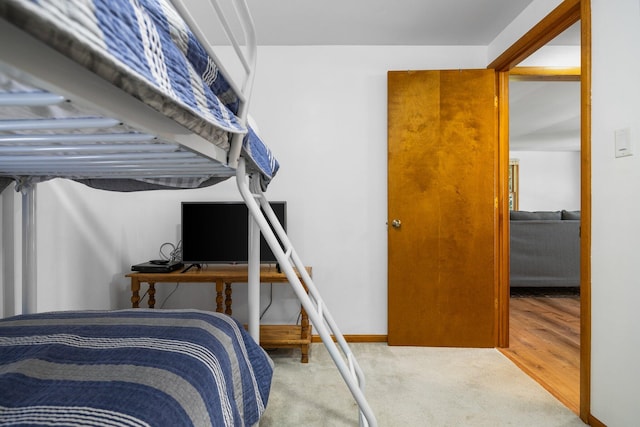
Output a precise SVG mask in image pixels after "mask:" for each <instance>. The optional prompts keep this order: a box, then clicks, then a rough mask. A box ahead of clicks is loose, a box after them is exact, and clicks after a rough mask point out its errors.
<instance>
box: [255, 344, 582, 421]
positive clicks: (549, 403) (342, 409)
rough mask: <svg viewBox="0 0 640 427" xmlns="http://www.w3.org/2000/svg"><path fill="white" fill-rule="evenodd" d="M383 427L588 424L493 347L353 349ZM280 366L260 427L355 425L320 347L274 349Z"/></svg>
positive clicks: (352, 408) (345, 393) (351, 406)
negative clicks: (305, 356) (304, 356)
mask: <svg viewBox="0 0 640 427" xmlns="http://www.w3.org/2000/svg"><path fill="white" fill-rule="evenodd" d="M351 349H352V351H353V353H354V355H355V356H356V358H357V359H358V361H359V363H360V366H361V367H362V369H363V371H364V372H365V375H366V378H367V385H366V390H365V394H366V396H367V399H368V401H369V404H370V405H371V407H372V409H373V411H374V413H375V415H376V418H377V420H378V425H379V426H380V427H400V426H403V427H404V426H436V427H440V426H451V427H454V426H455V427H460V426H473V427H482V426H487V427H489V426H491V427H496V426H518V427H525V426H532V427H534V426H535V427H540V426H544V427H553V426H558V427H573V426H576V427H577V426H584V424H583V423H582V421H581V420H580V419H579V418H578V417H577V416H576V415H575V414H574V413H573V412H571V411H570V410H569V409H567V408H566V407H565V406H564V405H562V404H561V403H560V402H559V401H558V400H556V399H555V398H554V397H553V396H552V395H551V394H549V393H548V392H547V391H546V390H544V389H543V388H542V387H541V386H540V385H539V384H538V383H536V382H535V381H533V380H532V379H531V378H529V377H528V376H527V375H526V374H524V373H523V372H522V371H520V370H519V369H518V368H517V367H516V366H515V365H513V363H512V362H511V361H509V360H508V359H507V358H506V357H504V356H503V355H502V354H501V353H500V352H498V351H497V350H495V349H458V348H423V347H389V346H387V345H386V344H377V343H376V344H373V343H372V344H351ZM270 355H271V357H272V358H273V360H274V362H275V365H276V369H275V374H274V379H273V385H272V388H271V395H270V397H269V403H268V406H267V410H266V412H265V414H264V416H263V418H262V420H261V422H260V426H261V427H269V426H274V427H275V426H278V427H287V426H292V427H293V426H295V427H312V426H318V427H320V426H327V427H329V426H330V427H338V426H357V425H358V411H357V406H356V404H355V402H354V400H353V398H352V397H351V394H350V392H349V390H348V389H347V386H346V385H345V384H344V382H343V381H342V377H341V376H340V374H339V373H338V370H337V369H336V367H335V365H334V364H333V361H332V360H331V358H330V357H329V354H328V353H327V351H326V349H325V348H324V346H323V345H322V344H313V346H312V350H311V357H310V362H309V363H308V364H302V363H300V352H299V351H296V350H284V349H283V350H275V351H271V352H270Z"/></svg>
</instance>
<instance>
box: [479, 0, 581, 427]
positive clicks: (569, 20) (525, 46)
mask: <svg viewBox="0 0 640 427" xmlns="http://www.w3.org/2000/svg"><path fill="white" fill-rule="evenodd" d="M578 21H580V23H581V25H580V42H581V59H580V62H581V63H580V82H581V84H580V95H581V96H580V118H581V124H580V129H581V130H580V147H581V149H580V171H581V173H580V210H581V239H580V260H581V262H580V418H581V419H582V420H583V421H584V422H586V423H587V424H589V423H590V422H592V421H593V417H592V416H591V413H590V412H591V260H590V254H591V3H590V0H565V1H563V2H562V3H561V4H560V5H559V6H558V7H556V8H555V9H554V10H553V11H552V12H551V13H549V14H548V15H547V16H546V17H545V18H544V19H542V20H541V21H540V22H539V23H538V24H536V25H535V26H534V27H533V28H532V29H531V30H530V31H529V32H527V33H526V34H525V35H523V36H522V37H521V38H520V39H519V40H517V41H516V42H515V43H514V44H513V45H511V46H510V47H509V48H508V49H507V50H505V51H504V52H503V53H502V54H501V55H500V56H498V58H496V59H495V60H494V61H493V62H492V63H491V64H489V66H488V67H487V68H491V69H494V70H496V80H497V81H496V85H497V93H498V111H499V113H498V114H499V119H498V122H499V123H498V165H499V167H498V176H497V181H498V186H499V189H498V199H499V202H498V236H497V239H498V346H499V347H508V345H509V203H508V201H509V197H508V196H509V194H508V192H509V189H508V168H509V70H511V69H512V68H514V67H515V66H516V65H517V64H519V63H520V62H522V61H523V60H524V59H525V58H527V57H528V56H529V55H531V54H532V53H534V52H535V51H537V50H538V49H540V48H541V47H542V46H544V45H546V44H547V43H548V42H550V41H551V40H552V39H554V38H555V37H556V36H557V35H559V34H560V33H562V32H563V31H565V30H566V29H567V28H569V27H570V26H571V25H573V24H575V23H576V22H578Z"/></svg>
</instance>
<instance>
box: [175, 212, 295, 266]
mask: <svg viewBox="0 0 640 427" xmlns="http://www.w3.org/2000/svg"><path fill="white" fill-rule="evenodd" d="M270 204H271V208H272V209H273V211H274V213H275V214H276V217H277V218H278V219H279V220H280V223H281V224H282V227H283V228H284V229H285V230H286V229H287V226H286V219H287V205H286V202H270ZM248 236H249V210H248V208H247V206H246V205H245V204H244V203H243V202H182V262H184V263H185V264H246V263H247V262H248V260H249V256H248V246H249V244H248ZM260 262H261V263H263V264H270V263H276V262H277V260H276V257H275V255H274V254H273V252H272V251H271V249H270V248H269V245H267V242H266V241H265V240H264V237H263V236H262V235H261V236H260Z"/></svg>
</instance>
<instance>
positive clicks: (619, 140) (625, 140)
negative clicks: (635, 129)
mask: <svg viewBox="0 0 640 427" xmlns="http://www.w3.org/2000/svg"><path fill="white" fill-rule="evenodd" d="M615 144H616V157H627V156H631V155H633V150H632V149H631V129H629V128H625V129H617V130H616V132H615Z"/></svg>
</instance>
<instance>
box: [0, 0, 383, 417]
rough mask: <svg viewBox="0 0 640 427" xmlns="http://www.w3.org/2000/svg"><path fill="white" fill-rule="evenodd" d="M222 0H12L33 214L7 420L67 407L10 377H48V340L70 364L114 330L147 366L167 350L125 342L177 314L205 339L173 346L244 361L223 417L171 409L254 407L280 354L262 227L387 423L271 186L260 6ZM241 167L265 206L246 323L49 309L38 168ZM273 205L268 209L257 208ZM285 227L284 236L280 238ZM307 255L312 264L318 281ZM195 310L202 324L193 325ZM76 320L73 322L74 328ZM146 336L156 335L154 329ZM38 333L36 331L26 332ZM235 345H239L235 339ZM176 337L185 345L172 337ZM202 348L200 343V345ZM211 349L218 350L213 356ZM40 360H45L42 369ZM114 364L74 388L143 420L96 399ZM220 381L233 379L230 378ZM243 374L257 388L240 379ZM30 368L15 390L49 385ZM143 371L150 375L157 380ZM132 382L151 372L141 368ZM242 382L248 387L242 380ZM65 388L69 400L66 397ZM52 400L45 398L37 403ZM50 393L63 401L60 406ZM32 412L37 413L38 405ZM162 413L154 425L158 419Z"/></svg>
mask: <svg viewBox="0 0 640 427" xmlns="http://www.w3.org/2000/svg"><path fill="white" fill-rule="evenodd" d="M226 3H232V6H233V15H234V19H232V20H230V19H229V18H228V16H227V15H228V14H229V8H225V7H223V5H221V4H220V3H219V2H218V1H217V0H209V1H206V2H205V1H202V0H171V1H169V0H69V1H63V2H61V1H55V0H3V1H2V2H0V52H2V53H1V54H0V191H2V190H3V189H4V188H5V187H9V186H11V185H14V186H15V189H16V191H19V192H20V193H21V194H22V226H23V233H22V238H23V243H22V249H23V253H22V262H23V271H22V279H23V283H22V294H23V296H22V301H23V307H22V313H23V314H21V315H19V316H16V317H12V318H9V319H4V320H3V321H2V326H0V330H1V331H2V332H1V333H0V345H1V346H2V354H3V356H4V355H5V354H6V355H9V356H7V357H8V360H7V359H5V360H2V363H3V366H2V371H0V372H2V374H1V375H0V380H1V381H3V383H2V384H1V387H2V390H3V392H2V393H0V394H1V395H2V397H3V399H0V421H2V422H0V423H5V424H7V425H11V424H12V423H16V422H20V420H21V418H20V417H23V416H25V417H29V416H33V417H36V419H41V418H38V417H55V416H57V415H61V414H62V413H63V412H64V411H57V410H58V409H59V408H60V406H59V405H58V404H56V403H52V404H51V405H50V406H47V404H46V403H47V401H46V400H44V401H43V400H39V399H35V402H38V404H37V405H36V406H30V405H31V403H29V402H33V401H32V400H29V399H27V400H26V401H25V402H24V405H25V406H24V408H28V409H25V411H24V412H21V411H18V412H13V410H9V409H8V408H13V409H15V408H22V407H21V405H22V403H21V402H20V400H18V399H17V397H15V396H14V395H13V392H12V393H8V392H7V391H6V390H14V385H15V384H16V383H14V382H12V380H15V379H16V378H18V380H19V381H18V384H20V387H26V382H25V381H24V378H30V379H34V378H35V379H42V380H44V379H43V378H40V377H39V375H41V376H42V375H44V376H46V375H47V374H46V372H47V367H44V364H42V363H35V362H34V361H40V359H39V357H40V356H42V357H43V358H44V360H47V358H48V357H50V358H51V360H50V362H53V361H56V362H61V364H64V363H62V361H64V360H65V358H68V363H71V362H73V364H72V365H70V366H74V367H75V366H78V365H81V364H82V361H83V360H85V361H86V360H92V361H94V362H95V363H100V362H99V361H96V359H95V358H96V357H98V356H99V355H100V351H98V350H97V349H96V348H94V347H95V346H98V347H100V346H101V345H102V344H100V343H103V342H107V341H108V342H109V343H110V345H114V346H115V347H117V348H118V351H122V354H121V355H120V356H118V357H121V358H116V360H119V361H128V362H130V365H131V366H134V367H138V369H137V370H135V372H140V371H144V370H143V369H140V367H139V366H138V365H139V364H142V365H143V366H145V368H146V369H148V370H150V369H152V368H154V365H153V364H149V360H152V359H154V357H155V356H150V355H149V354H143V353H142V352H141V350H142V348H144V347H146V346H145V345H131V346H128V345H127V344H123V343H127V342H132V341H133V342H137V341H139V340H144V339H146V342H147V343H153V344H154V345H153V346H151V347H152V348H151V349H146V350H151V351H155V352H156V354H157V352H159V351H164V350H162V349H160V348H157V346H156V344H157V343H158V342H161V341H162V340H163V339H164V337H165V335H164V334H166V333H169V332H167V331H169V330H173V332H171V333H172V334H173V335H171V336H172V338H175V340H176V342H177V340H178V339H182V337H183V336H188V337H189V339H191V338H193V339H195V340H196V342H195V343H192V342H189V343H187V341H183V343H182V344H175V343H172V344H171V345H172V346H177V347H181V346H184V347H189V346H194V347H197V348H198V349H202V351H201V352H204V353H206V355H207V357H209V358H212V359H213V360H215V363H214V365H215V366H216V367H219V366H221V365H223V363H222V361H223V360H226V361H227V362H225V363H226V364H229V363H230V364H231V368H230V371H232V372H233V374H234V376H233V377H232V378H227V379H224V375H222V374H221V375H220V376H216V378H215V381H214V384H216V385H217V389H218V390H219V391H220V390H222V389H225V390H227V391H229V390H230V394H229V395H224V393H223V392H222V391H220V393H219V394H220V398H221V399H222V400H223V402H224V403H223V404H221V405H218V406H219V407H221V408H222V413H223V414H224V415H223V416H222V419H223V421H215V422H213V421H211V420H213V419H216V420H219V419H220V417H219V415H216V414H213V413H211V412H208V411H204V412H206V416H205V415H203V411H202V410H200V411H198V410H195V409H193V408H189V409H187V408H185V407H182V409H180V408H177V409H176V411H177V412H180V411H182V412H189V411H193V412H195V413H199V415H198V416H197V417H196V419H197V420H198V422H194V417H193V416H192V417H191V418H190V422H186V421H185V422H184V423H183V422H176V423H171V424H172V425H189V424H194V425H253V424H255V423H257V422H258V420H259V417H260V415H261V413H262V411H263V410H264V406H265V404H266V401H267V397H268V389H269V384H270V379H271V370H272V368H273V365H272V363H271V362H270V361H269V360H268V357H266V359H265V354H264V352H263V351H262V350H261V349H260V348H259V346H257V344H256V342H258V338H259V318H258V316H259V261H258V260H259V253H258V252H257V251H259V244H258V239H259V234H260V232H262V233H263V234H264V235H265V239H266V240H267V242H268V243H269V244H270V246H271V248H272V250H273V251H274V253H275V255H276V257H277V258H278V260H279V263H280V265H281V268H282V269H283V272H284V273H285V274H286V276H287V278H288V279H289V281H290V283H291V285H292V287H293V289H294V291H295V293H296V295H297V296H298V298H299V299H300V300H301V304H302V305H303V306H304V308H305V309H306V311H307V312H308V314H309V318H310V320H311V321H312V323H313V324H314V326H315V327H316V329H317V330H318V333H319V335H320V337H321V338H322V340H323V342H324V344H325V346H327V349H328V350H329V352H330V355H331V357H332V358H333V359H334V361H335V363H336V366H337V368H338V370H339V371H340V374H341V375H342V377H343V379H344V380H345V382H346V384H347V386H348V388H349V390H350V391H351V393H352V395H353V396H354V399H355V400H356V402H357V404H358V406H359V409H360V423H361V425H371V426H375V425H376V420H375V417H374V415H373V412H372V411H371V408H370V407H369V405H368V403H367V401H366V398H365V397H364V391H363V390H364V376H363V374H362V371H361V369H360V367H359V365H358V363H357V362H356V360H355V357H354V356H353V354H352V353H351V351H350V350H349V347H348V345H347V344H346V342H345V340H344V337H343V336H342V334H341V333H340V331H339V329H338V327H337V325H336V324H335V322H334V320H333V318H332V317H331V315H330V313H329V311H328V310H327V309H326V306H325V305H324V302H323V301H322V298H321V297H320V295H319V293H318V291H317V288H316V287H315V285H314V284H313V281H312V279H311V278H310V277H309V276H308V275H307V274H305V272H306V270H305V269H304V264H303V263H302V262H301V260H300V259H299V257H298V256H297V254H296V252H295V250H294V249H293V247H292V245H291V243H290V241H289V240H288V238H287V236H286V234H285V232H284V230H283V229H282V227H281V226H280V224H279V223H278V222H277V218H276V216H275V214H274V213H273V211H272V210H271V208H270V206H269V203H268V201H267V200H266V197H265V195H264V191H265V190H266V188H267V186H268V185H269V182H270V181H271V179H272V178H273V177H274V175H275V173H276V172H277V170H278V167H279V165H278V163H277V161H276V160H275V158H274V157H273V155H272V154H271V152H270V150H269V149H268V148H267V146H266V145H265V144H264V143H263V141H262V140H261V139H260V138H259V136H258V135H257V134H256V132H255V131H254V130H253V129H252V128H251V127H250V126H248V124H247V123H248V111H249V104H250V95H251V91H252V86H253V77H254V72H255V62H256V61H255V57H256V38H255V34H254V30H253V22H252V20H251V16H250V13H249V10H248V7H247V5H246V1H245V0H230V1H227V2H226ZM236 23H238V24H239V27H240V29H239V30H238V28H237V27H238V24H236ZM213 27H215V28H222V29H223V32H224V34H225V36H226V37H227V39H228V42H229V44H230V46H231V47H232V48H233V51H234V52H235V53H236V59H237V61H238V63H239V67H238V68H239V69H240V70H241V72H240V73H239V74H240V76H239V77H238V76H235V75H232V73H230V72H229V70H228V69H227V68H225V67H224V66H223V64H222V62H221V61H220V60H219V58H218V57H217V56H216V53H215V52H214V49H213V47H212V46H213V45H214V43H213V41H212V40H211V34H212V33H211V31H210V30H211V28H213ZM234 176H235V178H236V181H237V185H238V189H239V192H240V194H241V196H242V198H243V199H244V201H245V203H246V204H247V206H248V208H249V212H250V213H251V216H252V218H253V221H252V222H251V224H250V254H249V259H250V261H249V289H250V291H249V296H248V309H249V313H250V315H249V322H248V323H249V325H248V334H247V333H245V332H244V329H243V328H241V327H240V328H238V327H237V325H236V322H235V321H234V320H232V319H230V318H224V317H220V316H219V315H215V316H213V317H209V316H211V315H210V314H206V315H205V313H202V312H194V311H177V312H167V313H165V312H164V311H163V312H162V314H159V312H153V311H149V310H141V311H131V310H114V311H112V312H104V313H95V312H60V313H37V307H36V304H37V298H36V292H37V286H36V283H37V277H36V273H35V272H36V270H35V237H34V236H35V227H36V224H35V220H34V218H35V209H36V202H35V199H36V196H35V188H36V186H37V184H38V183H39V182H42V181H46V180H48V179H51V178H66V179H72V180H75V181H78V182H81V183H83V184H85V185H88V186H90V187H95V188H100V189H106V190H112V191H148V190H156V189H184V188H200V187H203V186H210V185H214V184H216V183H218V182H220V181H222V180H226V179H228V178H231V177H234ZM261 207H262V211H264V212H265V214H263V213H261ZM265 215H266V216H265ZM276 235H278V238H279V239H280V240H281V241H282V242H284V248H282V247H281V246H280V244H279V243H278V240H277V238H276ZM296 269H297V270H298V271H300V272H301V273H302V281H304V283H305V286H306V288H305V287H304V286H303V285H302V282H301V280H300V279H299V278H298V274H297V272H296V271H295V270H296ZM140 317H142V318H144V322H146V323H145V325H146V324H147V323H148V324H156V323H157V324H161V325H163V328H162V329H160V330H158V331H157V332H156V330H154V329H153V328H146V329H145V331H144V332H140V331H137V330H136V328H133V327H132V325H133V324H134V323H136V322H137V321H138V320H140V319H139V318H140ZM205 317H206V319H205ZM194 322H196V323H198V324H200V325H202V324H206V326H200V327H199V328H194V327H193V323H194ZM214 324H215V327H214V326H212V325H214ZM222 324H224V328H222V327H221V325H222ZM229 327H230V328H231V329H230V330H229V329H228V328H229ZM172 328H173V329H172ZM194 329H206V333H207V334H208V335H213V336H215V340H212V339H211V338H210V337H205V338H202V337H197V336H196V335H197V334H196V333H195V332H193V330H194ZM68 330H71V331H73V334H69V333H67V332H65V331H68ZM132 330H135V331H134V332H132ZM187 331H189V332H188V333H187ZM132 333H133V335H131V334H132ZM149 337H155V339H147V338H149ZM249 337H250V338H249ZM334 337H335V339H336V342H337V345H336V344H335V343H334V340H333V338H334ZM58 339H60V341H59V340H58ZM92 340H95V342H96V343H98V344H95V346H94V344H87V345H84V344H77V343H78V342H81V343H87V342H90V343H91V342H94V341H92ZM198 340H201V341H206V343H203V342H201V341H198ZM169 341H171V340H169ZM210 341H214V342H213V343H211V342H210ZM32 342H33V343H35V345H33V346H32V345H26V344H27V343H29V344H31V343H32ZM220 342H224V345H221V344H220ZM69 343H72V344H69ZM125 347H126V351H125V350H124V348H125ZM217 347H221V348H217ZM222 347H224V348H222ZM133 348H135V349H136V350H135V351H133V350H132V349H133ZM172 348H174V347H172ZM230 348H231V349H232V350H230ZM239 348H240V349H243V350H241V351H239V350H238V349H239ZM100 350H102V348H101V349H100ZM130 350H131V351H130ZM86 351H88V352H89V353H88V354H87V353H85V352H86ZM118 351H116V350H114V349H109V350H106V349H105V351H104V355H105V356H107V358H108V359H107V360H106V361H104V360H102V362H101V363H104V366H109V363H108V361H109V358H111V357H113V354H114V352H116V353H117V352H118ZM199 351H200V350H199ZM31 352H33V354H31ZM171 352H174V351H173V350H170V351H168V353H171ZM230 352H234V353H240V354H242V357H244V358H245V359H246V360H245V361H248V362H247V363H246V364H247V365H248V368H247V369H241V370H239V368H238V365H239V362H238V361H237V360H238V359H237V358H233V357H229V356H228V354H229V353H230ZM22 356H24V360H22V359H21V358H22ZM200 356H201V355H200V354H198V358H200ZM243 360H244V359H243ZM122 363H124V362H122ZM167 363H169V361H168V360H167ZM174 363H175V362H171V363H170V365H169V366H171V368H167V370H168V371H171V374H172V375H174V377H175V378H182V379H181V381H185V382H186V383H189V381H193V380H194V379H195V378H200V379H201V378H205V377H203V376H198V375H197V374H194V372H197V371H191V370H190V369H187V372H179V371H178V370H176V368H173V366H174ZM199 363H201V364H204V365H205V366H210V365H211V363H209V365H207V362H203V361H202V360H199ZM114 364H115V362H114ZM47 366H50V365H47ZM225 366H227V365H225ZM32 367H33V368H34V369H35V370H31V368H32ZM11 369H13V371H12V370H11ZM216 369H217V368H216ZM220 369H227V368H220ZM214 370H215V369H214ZM87 371H89V372H91V371H92V370H91V369H88V370H87ZM94 371H95V370H94ZM247 371H249V373H247ZM7 372H9V374H7ZM154 372H155V371H154ZM103 374H104V371H100V370H99V372H98V378H82V379H81V381H83V384H82V385H83V386H82V387H78V389H77V390H76V391H78V393H70V394H69V395H66V397H67V398H68V399H71V395H72V394H73V396H75V397H77V398H79V399H81V400H80V401H79V402H80V403H78V405H79V406H77V407H83V405H84V404H85V403H86V402H89V403H86V404H87V405H88V406H87V408H90V409H87V410H88V411H89V412H90V415H91V416H93V415H95V412H94V411H97V412H100V416H101V417H102V416H104V417H105V418H102V420H103V422H104V420H105V419H107V418H109V419H110V421H109V422H110V423H112V424H108V425H138V424H137V423H138V422H144V420H138V419H137V418H135V417H136V416H137V414H136V413H135V411H133V410H132V411H131V412H130V413H126V414H125V415H126V418H127V420H126V421H123V420H120V419H114V418H110V417H111V415H112V413H111V412H110V411H112V410H114V408H115V409H116V410H117V409H118V408H120V406H119V405H118V404H111V405H112V406H106V407H100V408H96V407H92V406H91V402H93V403H95V402H96V399H89V400H87V399H84V398H86V396H83V395H84V393H83V392H82V390H84V385H86V384H93V381H95V382H96V383H98V382H99V381H100V380H101V377H100V375H103ZM74 375H75V374H74ZM122 375H125V374H122ZM184 375H186V377H185V376H184ZM238 375H239V376H240V377H237V376H238ZM138 376H139V375H138ZM72 377H73V375H72ZM74 378H75V380H80V379H79V378H76V377H74ZM145 378H148V377H145ZM184 378H187V379H184ZM58 380H59V381H63V380H66V378H64V379H63V378H59V379H58ZM145 381H149V380H148V379H146V380H145ZM164 381H170V380H169V379H166V378H164V379H160V378H159V379H158V380H157V382H155V383H154V387H157V386H158V383H162V382H164ZM217 381H222V382H223V383H225V381H226V382H230V383H231V385H229V384H227V386H226V387H225V386H221V385H220V383H219V382H217ZM27 382H29V381H27ZM109 382H110V383H113V381H109ZM245 382H246V383H247V384H249V386H250V387H249V388H247V389H243V388H242V387H241V386H238V384H244V383H245ZM31 383H33V384H31V385H32V386H33V387H35V388H28V389H27V388H20V390H21V393H20V394H16V396H18V395H19V396H26V397H28V396H31V395H33V394H36V395H37V394H38V393H40V391H39V389H38V384H37V383H39V381H31ZM54 383H55V381H54ZM127 384H129V383H127ZM103 386H104V385H100V386H96V387H103ZM129 386H130V384H129ZM144 386H145V387H147V388H149V386H150V384H144ZM126 387H127V385H125V388H126ZM131 387H133V386H131ZM135 387H142V386H141V385H139V384H136V385H135ZM238 387H240V389H242V393H239V392H238V390H239V388H238ZM205 388H206V387H205ZM15 390H18V388H15ZM131 390H132V389H131ZM112 394H118V393H112ZM165 394H166V393H165ZM54 395H55V393H54ZM42 396H44V394H43V395H42ZM153 398H156V397H153ZM98 400H99V399H98ZM43 402H44V403H43ZM65 402H66V403H65V404H69V402H70V401H69V400H65ZM83 402H84V403H83ZM170 406H171V405H163V404H161V403H160V401H158V402H157V403H156V404H155V405H154V407H155V409H156V411H158V412H159V414H155V415H154V416H159V417H162V416H163V415H162V413H163V411H164V410H165V408H166V409H168V410H169V408H170ZM178 406H179V405H178ZM205 406H206V405H205ZM212 406H215V404H212ZM24 408H23V409H24ZM43 408H44V409H45V412H40V410H41V409H43ZM52 408H53V409H52ZM234 408H238V409H234ZM32 409H33V410H34V411H33V412H31V410H32ZM49 409H52V411H51V412H48V411H49ZM134 409H135V408H134ZM56 411H57V412H56ZM189 413H190V414H192V412H189ZM16 414H17V415H16ZM25 414H26V415H25ZM84 415H86V414H84ZM84 415H83V416H84ZM125 415H123V416H125ZM15 416H18V418H15ZM79 416H80V415H79ZM12 417H13V418H12ZM198 417H200V418H198ZM216 417H217V418H216ZM16 419H17V420H18V421H16ZM25 419H28V418H25ZM203 420H209V421H203ZM23 423H24V424H29V422H28V421H27V422H24V421H23ZM128 423H131V424H128ZM5 424H3V425H5ZM100 424H101V423H100ZM150 424H151V425H154V423H153V422H151V423H150ZM101 425H107V424H101ZM155 425H157V423H155Z"/></svg>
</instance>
